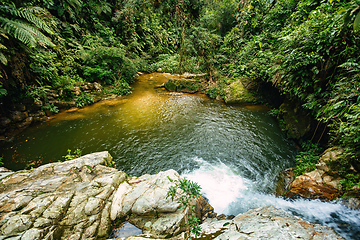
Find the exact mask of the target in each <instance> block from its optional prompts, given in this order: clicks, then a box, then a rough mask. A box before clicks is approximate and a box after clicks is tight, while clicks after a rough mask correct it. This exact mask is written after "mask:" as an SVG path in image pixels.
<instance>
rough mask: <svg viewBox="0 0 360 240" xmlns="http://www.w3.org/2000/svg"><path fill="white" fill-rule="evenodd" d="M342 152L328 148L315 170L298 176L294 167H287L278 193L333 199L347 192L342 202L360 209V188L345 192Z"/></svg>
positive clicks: (353, 169) (292, 196)
mask: <svg viewBox="0 0 360 240" xmlns="http://www.w3.org/2000/svg"><path fill="white" fill-rule="evenodd" d="M341 154H342V150H341V149H338V148H329V149H327V150H326V151H325V152H324V153H323V155H322V156H321V158H320V160H319V162H318V163H317V164H316V169H315V170H313V171H311V172H307V173H304V174H302V175H300V176H297V177H295V176H294V173H293V170H292V169H286V170H285V171H284V172H283V173H282V174H281V176H280V181H279V183H278V187H277V195H284V196H286V197H289V198H299V197H301V198H310V199H320V200H322V201H332V200H335V199H338V198H339V197H341V196H343V195H344V194H345V196H346V197H347V198H344V199H343V200H342V202H343V203H344V204H345V205H346V206H347V207H349V208H352V209H360V196H359V188H358V187H357V186H355V187H353V188H352V189H351V190H350V191H347V192H345V191H344V189H343V187H342V185H341V182H342V181H344V180H345V179H343V178H341V177H340V176H339V171H340V170H341V168H340V166H339V161H340V159H341V158H340V156H341ZM351 170H352V171H354V173H357V171H356V170H355V168H354V167H351Z"/></svg>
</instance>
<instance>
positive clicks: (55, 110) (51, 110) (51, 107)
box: [43, 103, 59, 113]
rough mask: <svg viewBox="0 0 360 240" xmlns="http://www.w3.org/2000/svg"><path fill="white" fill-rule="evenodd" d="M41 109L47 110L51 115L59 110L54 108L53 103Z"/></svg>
mask: <svg viewBox="0 0 360 240" xmlns="http://www.w3.org/2000/svg"><path fill="white" fill-rule="evenodd" d="M43 108H44V109H48V110H49V111H50V112H52V113H58V112H59V108H58V107H57V106H55V105H54V104H53V103H47V104H46V105H45V106H44V107H43Z"/></svg>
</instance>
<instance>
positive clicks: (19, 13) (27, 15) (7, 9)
mask: <svg viewBox="0 0 360 240" xmlns="http://www.w3.org/2000/svg"><path fill="white" fill-rule="evenodd" d="M0 11H2V12H4V13H8V14H10V15H12V16H14V17H20V18H23V19H26V20H27V21H28V22H30V23H32V24H34V25H35V26H36V27H38V28H40V29H41V30H43V31H45V32H47V33H49V34H53V32H52V31H51V29H50V28H49V27H48V26H47V24H46V23H45V22H44V21H43V20H41V19H39V18H38V17H37V16H35V15H34V14H33V13H45V12H46V10H44V9H42V8H40V7H31V8H19V9H17V8H16V7H15V6H4V5H3V6H0Z"/></svg>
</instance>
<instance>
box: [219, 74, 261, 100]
mask: <svg viewBox="0 0 360 240" xmlns="http://www.w3.org/2000/svg"><path fill="white" fill-rule="evenodd" d="M224 100H225V102H226V103H229V104H234V103H256V101H257V98H256V96H255V95H254V94H253V93H252V92H250V91H249V90H247V89H246V88H245V87H244V85H243V83H242V80H241V79H239V80H237V81H235V82H233V83H231V84H230V85H229V86H228V87H227V88H226V89H225V98H224Z"/></svg>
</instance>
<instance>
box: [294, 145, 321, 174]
mask: <svg viewBox="0 0 360 240" xmlns="http://www.w3.org/2000/svg"><path fill="white" fill-rule="evenodd" d="M302 149H303V151H302V152H300V153H299V154H298V155H296V166H295V169H294V173H295V176H299V175H301V174H304V173H306V172H311V171H313V170H315V169H316V164H317V163H318V162H319V159H320V157H321V154H322V152H323V151H322V150H323V149H321V148H320V146H319V145H318V144H314V143H311V142H310V141H308V142H304V143H303V144H302Z"/></svg>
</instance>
